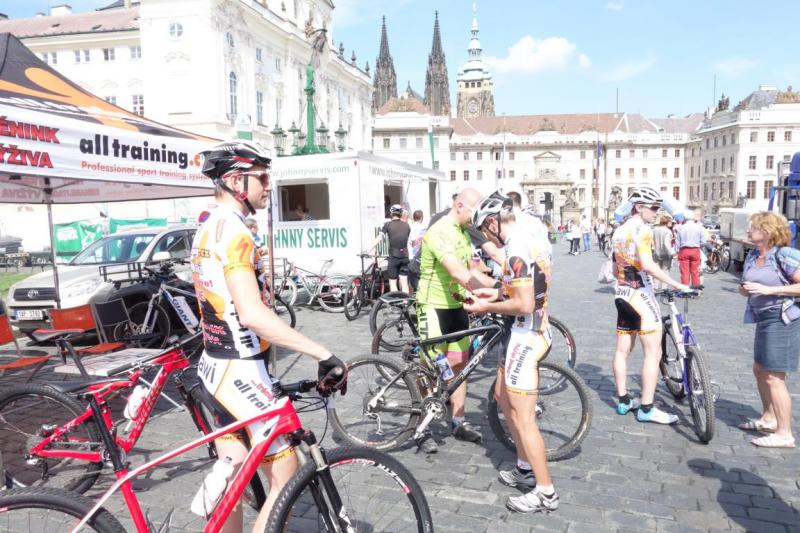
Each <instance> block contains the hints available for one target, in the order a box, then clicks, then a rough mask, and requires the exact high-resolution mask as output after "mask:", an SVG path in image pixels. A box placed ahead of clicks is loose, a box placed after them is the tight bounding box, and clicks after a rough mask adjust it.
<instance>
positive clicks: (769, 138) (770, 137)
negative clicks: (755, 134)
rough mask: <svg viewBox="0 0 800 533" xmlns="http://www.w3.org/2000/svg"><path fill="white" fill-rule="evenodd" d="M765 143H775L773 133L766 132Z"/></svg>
mask: <svg viewBox="0 0 800 533" xmlns="http://www.w3.org/2000/svg"><path fill="white" fill-rule="evenodd" d="M767 142H768V143H771V142H775V132H774V131H768V132H767Z"/></svg>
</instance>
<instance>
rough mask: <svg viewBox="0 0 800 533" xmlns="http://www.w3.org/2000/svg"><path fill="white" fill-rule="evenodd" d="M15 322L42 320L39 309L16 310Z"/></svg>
mask: <svg viewBox="0 0 800 533" xmlns="http://www.w3.org/2000/svg"><path fill="white" fill-rule="evenodd" d="M17 320H44V311H43V310H41V309H17Z"/></svg>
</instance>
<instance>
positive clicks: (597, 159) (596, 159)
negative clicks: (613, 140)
mask: <svg viewBox="0 0 800 533" xmlns="http://www.w3.org/2000/svg"><path fill="white" fill-rule="evenodd" d="M601 157H603V145H602V143H601V142H600V140H599V139H598V141H597V146H596V148H595V153H594V168H595V170H598V169H600V158H601Z"/></svg>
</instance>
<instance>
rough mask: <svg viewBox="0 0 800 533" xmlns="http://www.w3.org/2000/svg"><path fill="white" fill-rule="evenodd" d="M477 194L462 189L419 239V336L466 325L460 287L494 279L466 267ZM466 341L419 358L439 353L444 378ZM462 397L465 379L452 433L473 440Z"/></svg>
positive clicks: (425, 442) (431, 447)
mask: <svg viewBox="0 0 800 533" xmlns="http://www.w3.org/2000/svg"><path fill="white" fill-rule="evenodd" d="M480 199H481V195H480V193H479V192H478V191H477V190H475V189H465V190H463V191H462V192H461V193H460V194H459V195H458V196H457V197H456V198H455V200H454V201H453V207H452V208H451V209H450V211H448V212H447V214H445V215H444V216H442V217H441V218H440V219H439V220H438V221H436V222H434V223H432V224H431V226H430V227H429V228H428V230H427V231H426V232H425V237H424V238H423V239H422V255H421V258H420V280H419V289H418V290H417V322H418V326H419V334H420V337H421V338H423V339H426V338H430V337H439V336H441V335H446V334H448V333H453V332H456V331H461V330H465V329H469V318H468V315H467V312H466V311H465V310H464V307H463V305H462V304H463V302H464V298H465V294H466V290H465V289H475V288H478V287H488V286H492V284H493V283H494V282H493V280H492V279H491V278H488V277H487V276H485V275H484V274H482V273H481V272H479V271H478V270H477V269H472V268H471V266H470V265H471V263H472V261H471V259H472V244H471V242H470V237H469V235H468V234H467V232H466V228H468V227H470V226H471V225H472V215H473V213H474V212H475V208H476V207H477V205H478V202H480ZM469 343H470V339H469V337H464V338H462V339H459V340H457V341H453V342H447V343H442V344H437V345H436V346H432V347H430V348H428V349H427V350H426V353H424V354H423V355H422V357H426V356H427V357H430V358H431V360H435V359H436V358H437V357H439V355H440V354H444V355H445V357H446V358H447V362H448V364H449V366H450V369H451V370H452V373H451V372H448V371H447V369H444V370H443V374H442V375H443V377H445V379H450V378H452V377H453V376H454V375H457V374H458V373H459V372H461V370H462V369H463V368H464V365H465V364H466V362H467V357H468V352H469ZM466 397H467V384H466V382H465V383H463V384H462V385H461V386H460V387H459V388H458V389H456V390H455V392H453V395H452V396H451V397H450V407H451V410H452V415H453V421H452V429H453V436H455V437H456V438H457V439H460V440H466V441H470V442H475V443H479V442H480V441H481V433H480V432H479V431H478V430H477V429H476V428H475V427H473V426H472V425H471V424H469V423H468V422H466V420H465V418H464V402H465V400H466ZM429 437H430V433H427V434H426V435H425V436H424V437H423V439H422V440H421V441H420V442H418V444H420V446H421V447H422V449H423V450H424V451H425V452H426V453H435V452H436V451H437V450H438V447H437V445H436V442H435V441H434V440H433V439H432V438H429Z"/></svg>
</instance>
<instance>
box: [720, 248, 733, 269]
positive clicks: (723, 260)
mask: <svg viewBox="0 0 800 533" xmlns="http://www.w3.org/2000/svg"><path fill="white" fill-rule="evenodd" d="M719 268H721V269H722V271H723V272H727V271H728V269H729V268H731V251H730V249H729V248H728V247H727V246H726V247H724V248H723V249H722V255H721V257H720V259H719Z"/></svg>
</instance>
